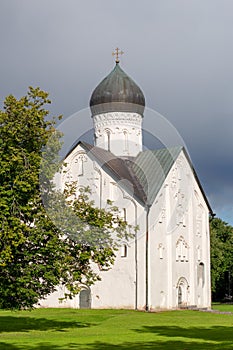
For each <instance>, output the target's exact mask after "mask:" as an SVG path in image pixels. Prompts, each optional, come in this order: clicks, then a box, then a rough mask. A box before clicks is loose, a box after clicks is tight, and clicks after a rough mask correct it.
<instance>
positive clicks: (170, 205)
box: [40, 56, 211, 311]
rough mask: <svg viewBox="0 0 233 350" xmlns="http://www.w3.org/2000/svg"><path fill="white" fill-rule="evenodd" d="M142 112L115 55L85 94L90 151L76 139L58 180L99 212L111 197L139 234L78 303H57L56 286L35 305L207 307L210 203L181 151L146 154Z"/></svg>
mask: <svg viewBox="0 0 233 350" xmlns="http://www.w3.org/2000/svg"><path fill="white" fill-rule="evenodd" d="M144 108H145V98H144V95H143V92H142V91H141V89H140V88H139V87H138V86H137V84H136V83H135V82H134V81H133V80H132V79H131V78H130V77H129V76H128V75H127V74H126V73H125V72H124V71H123V70H122V68H121V67H120V64H119V59H118V56H117V59H116V65H115V67H114V69H113V70H112V71H111V73H110V74H109V75H108V76H107V77H106V78H105V79H103V80H102V81H101V82H100V84H99V85H98V86H97V87H96V88H95V90H94V91H93V93H92V96H91V100H90V109H91V116H90V117H91V118H92V120H93V127H94V145H91V144H88V143H86V142H82V141H80V142H78V143H77V144H76V145H75V146H74V147H73V148H72V149H71V150H70V152H69V153H68V155H67V156H66V159H65V162H66V163H67V167H66V172H65V173H64V175H63V182H64V183H65V182H67V181H70V179H72V180H73V181H74V180H75V181H77V184H78V186H80V187H86V186H89V187H90V188H91V191H92V199H93V200H94V201H95V203H96V205H97V206H99V207H101V208H104V207H105V206H106V203H107V200H108V199H110V200H111V201H113V202H114V204H115V205H116V206H117V207H118V208H119V209H120V211H121V213H122V215H123V217H124V218H125V219H126V221H127V222H128V223H129V224H132V225H134V226H138V227H139V230H138V231H137V232H136V234H135V238H133V239H131V240H130V241H129V242H122V247H121V248H120V249H119V251H117V252H116V260H115V263H114V265H113V267H112V269H110V270H108V271H101V270H98V267H96V269H97V272H98V273H99V275H100V277H101V281H98V282H96V283H95V284H94V285H92V286H91V287H87V286H85V285H83V288H82V290H81V292H80V294H79V295H78V296H77V297H76V298H74V299H73V300H68V301H66V302H63V303H59V300H58V299H59V298H60V297H62V296H63V292H64V291H63V290H62V289H61V288H60V287H59V288H58V290H57V292H55V293H53V294H52V295H50V296H49V297H48V298H47V299H46V300H43V301H41V303H40V304H41V306H43V307H73V308H119V309H120V308H127V309H138V310H151V311H153V310H160V309H174V308H181V307H192V306H196V307H198V308H210V307H211V286H210V236H209V214H210V213H211V208H210V205H209V203H208V200H207V198H206V196H205V194H204V191H203V189H202V187H201V185H200V182H199V180H198V178H197V175H196V173H195V170H194V169H193V166H192V164H191V161H190V159H189V157H188V154H187V152H186V150H185V149H184V148H183V147H181V146H179V145H174V147H172V148H160V149H156V150H144V147H143V139H142V123H143V118H144V116H143V113H144Z"/></svg>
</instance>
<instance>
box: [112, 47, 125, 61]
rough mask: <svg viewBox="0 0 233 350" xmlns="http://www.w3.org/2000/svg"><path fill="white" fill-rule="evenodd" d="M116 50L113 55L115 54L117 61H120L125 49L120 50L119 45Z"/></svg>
mask: <svg viewBox="0 0 233 350" xmlns="http://www.w3.org/2000/svg"><path fill="white" fill-rule="evenodd" d="M115 51H116V52H113V53H112V55H113V56H116V63H119V62H120V60H119V55H123V53H124V52H123V51H119V49H118V47H117V48H116V50H115Z"/></svg>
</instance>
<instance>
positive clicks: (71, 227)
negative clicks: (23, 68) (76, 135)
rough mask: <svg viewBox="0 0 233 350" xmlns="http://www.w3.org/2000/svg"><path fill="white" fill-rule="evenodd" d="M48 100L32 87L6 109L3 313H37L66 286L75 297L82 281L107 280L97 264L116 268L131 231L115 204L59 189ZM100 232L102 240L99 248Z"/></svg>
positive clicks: (1, 159) (0, 200) (0, 248)
mask: <svg viewBox="0 0 233 350" xmlns="http://www.w3.org/2000/svg"><path fill="white" fill-rule="evenodd" d="M47 103H50V101H49V99H48V94H47V93H45V92H43V91H41V90H40V89H39V88H36V89H34V88H29V92H28V93H27V95H26V96H25V97H22V98H20V99H19V100H17V99H16V98H15V97H13V96H12V95H11V96H9V97H7V98H6V100H5V103H4V110H3V111H1V112H0V125H1V130H0V222H1V230H0V268H1V270H0V308H9V309H24V308H31V307H33V306H34V305H35V304H37V303H38V301H39V299H43V298H45V297H46V296H47V295H48V294H49V293H51V292H53V291H55V289H56V286H57V285H58V284H60V283H61V284H63V285H65V286H66V288H67V295H66V297H70V298H72V297H73V296H74V295H76V294H77V293H78V292H79V290H80V283H85V284H87V285H90V284H92V283H94V282H95V281H96V280H97V279H99V276H98V275H97V274H96V273H94V271H93V269H92V263H93V262H94V263H97V264H98V265H99V266H100V267H102V268H104V267H107V268H109V267H110V266H111V264H112V263H113V261H114V257H115V254H114V251H115V250H116V249H117V247H118V243H119V241H120V240H121V238H122V237H126V238H127V235H128V232H129V231H130V230H131V228H130V226H128V225H127V224H126V223H125V222H124V220H122V219H121V218H120V217H119V216H118V211H117V208H115V207H114V206H112V205H111V203H109V206H108V208H106V210H103V209H98V208H94V206H93V203H92V202H91V201H90V200H89V198H88V194H87V192H86V191H84V192H81V193H80V195H79V196H78V197H77V198H74V196H73V191H74V184H73V185H70V186H69V187H68V188H67V189H66V191H65V196H64V195H63V194H62V193H60V192H59V191H57V190H56V188H54V184H53V181H51V179H53V177H54V174H55V173H56V171H58V169H59V167H60V162H59V157H58V152H59V149H60V146H61V144H60V137H61V135H60V134H59V133H58V132H56V131H55V121H56V120H55V119H52V121H48V120H47V118H48V115H49V112H48V110H46V109H45V107H44V106H45V105H46V104H47ZM41 169H42V171H41ZM41 194H42V196H41ZM42 197H43V199H44V200H45V199H46V204H47V207H45V206H44V203H43V201H42ZM52 206H53V208H52ZM49 208H51V209H53V210H51V211H49ZM61 208H62V210H61ZM58 214H59V220H60V222H61V221H62V215H66V218H67V217H68V218H69V219H67V220H65V221H66V225H65V226H64V225H63V226H62V225H61V226H59V225H57V223H58V221H56V218H55V217H54V215H58ZM67 214H69V215H67ZM63 221H64V220H63ZM113 231H114V232H117V234H116V240H114V241H113V239H112V233H113ZM100 232H101V235H102V236H101V235H100V236H99V237H98V234H100ZM92 235H93V236H94V237H95V241H94V242H95V243H96V240H98V239H100V238H101V239H100V240H101V242H102V243H101V244H99V245H97V244H91V242H92V243H93V240H92V241H90V240H89V241H88V239H87V238H88V237H90V236H92ZM80 237H82V239H80ZM84 238H85V239H84ZM103 242H104V244H103Z"/></svg>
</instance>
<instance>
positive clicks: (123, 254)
mask: <svg viewBox="0 0 233 350" xmlns="http://www.w3.org/2000/svg"><path fill="white" fill-rule="evenodd" d="M121 257H122V258H126V257H127V245H126V244H123V245H122V247H121Z"/></svg>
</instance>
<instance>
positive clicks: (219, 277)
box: [210, 218, 233, 300]
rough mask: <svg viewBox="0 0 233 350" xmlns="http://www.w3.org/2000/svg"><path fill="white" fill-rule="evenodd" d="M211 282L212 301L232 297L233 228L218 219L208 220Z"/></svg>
mask: <svg viewBox="0 0 233 350" xmlns="http://www.w3.org/2000/svg"><path fill="white" fill-rule="evenodd" d="M210 243H211V280H212V281H211V282H212V294H213V300H222V299H224V298H226V297H227V298H230V296H232V287H233V285H232V284H233V280H232V279H233V259H232V257H233V227H232V226H230V225H228V224H227V223H225V222H224V221H222V220H221V219H219V218H213V219H211V220H210Z"/></svg>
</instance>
